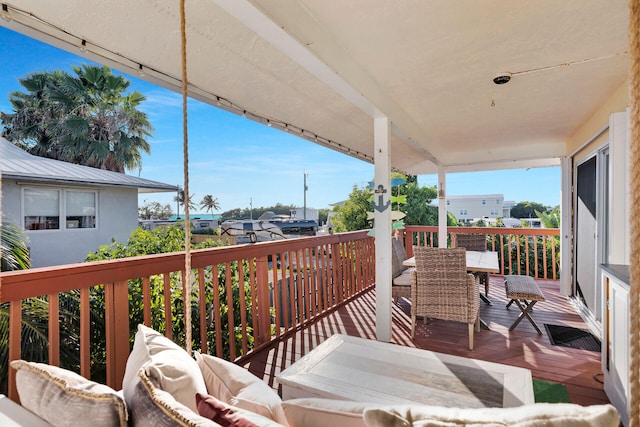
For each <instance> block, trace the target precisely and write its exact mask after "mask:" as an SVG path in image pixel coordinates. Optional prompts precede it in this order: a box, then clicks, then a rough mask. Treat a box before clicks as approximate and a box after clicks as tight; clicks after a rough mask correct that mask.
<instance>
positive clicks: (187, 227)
mask: <svg viewBox="0 0 640 427" xmlns="http://www.w3.org/2000/svg"><path fill="white" fill-rule="evenodd" d="M184 3H185V0H180V37H181V46H180V47H181V54H182V58H181V59H182V138H183V144H182V150H183V156H184V163H183V168H184V198H183V203H184V283H183V284H182V292H183V302H184V344H185V349H186V350H187V353H189V354H191V220H190V218H189V203H190V202H191V199H190V197H189V131H188V130H187V87H188V82H187V25H186V18H185V10H184Z"/></svg>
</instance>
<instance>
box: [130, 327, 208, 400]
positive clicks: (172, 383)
mask: <svg viewBox="0 0 640 427" xmlns="http://www.w3.org/2000/svg"><path fill="white" fill-rule="evenodd" d="M140 369H144V370H145V372H146V375H147V376H149V378H151V379H152V380H154V381H155V383H156V384H157V385H158V388H160V389H162V390H164V391H166V392H167V393H169V394H171V395H172V396H173V397H174V398H175V399H176V400H177V401H178V402H180V403H182V404H183V405H185V406H186V407H188V408H189V409H191V410H192V411H194V412H197V408H196V397H195V396H196V393H205V394H206V392H207V387H206V386H205V384H204V380H203V379H202V374H201V373H200V369H199V368H198V365H197V364H196V362H195V360H193V358H192V357H191V356H189V354H188V353H187V352H186V351H184V350H183V349H182V348H180V347H179V346H178V345H177V344H175V343H174V342H173V341H171V340H170V339H169V338H167V337H165V336H164V335H162V334H160V333H158V332H156V331H154V330H153V329H151V328H148V327H146V326H144V325H138V332H137V333H136V338H135V342H134V344H133V350H132V351H131V354H130V355H129V359H128V360H127V366H126V369H125V372H124V379H123V382H122V389H123V392H124V398H125V400H126V401H127V404H128V405H129V406H130V409H131V410H132V411H133V410H134V409H135V408H134V407H133V406H132V404H131V400H132V398H133V394H134V391H135V388H136V385H137V384H138V382H139V377H138V371H140Z"/></svg>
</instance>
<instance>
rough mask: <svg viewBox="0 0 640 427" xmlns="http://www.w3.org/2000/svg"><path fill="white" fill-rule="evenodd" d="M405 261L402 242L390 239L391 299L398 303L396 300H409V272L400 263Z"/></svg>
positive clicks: (405, 252)
mask: <svg viewBox="0 0 640 427" xmlns="http://www.w3.org/2000/svg"><path fill="white" fill-rule="evenodd" d="M406 259H407V251H406V250H405V248H404V243H403V242H402V240H400V239H397V238H395V237H393V238H392V239H391V264H392V273H391V275H392V277H393V282H392V284H391V298H392V299H393V302H394V303H396V304H397V303H398V298H407V299H408V298H411V270H413V269H409V268H407V267H405V266H404V265H402V261H404V260H406Z"/></svg>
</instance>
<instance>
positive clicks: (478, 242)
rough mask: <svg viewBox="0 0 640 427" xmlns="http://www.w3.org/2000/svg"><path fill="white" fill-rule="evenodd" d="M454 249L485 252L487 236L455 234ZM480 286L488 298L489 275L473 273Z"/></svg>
mask: <svg viewBox="0 0 640 427" xmlns="http://www.w3.org/2000/svg"><path fill="white" fill-rule="evenodd" d="M455 247H456V248H465V249H466V250H468V251H486V250H487V235H486V234H456V239H455ZM474 275H475V276H476V278H477V279H478V281H479V282H480V284H481V285H484V294H485V295H486V296H489V273H487V272H476V273H474Z"/></svg>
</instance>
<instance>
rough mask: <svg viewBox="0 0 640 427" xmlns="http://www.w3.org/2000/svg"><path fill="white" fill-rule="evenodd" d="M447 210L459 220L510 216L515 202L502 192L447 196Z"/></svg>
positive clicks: (466, 220) (468, 220) (467, 220)
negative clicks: (507, 199)
mask: <svg viewBox="0 0 640 427" xmlns="http://www.w3.org/2000/svg"><path fill="white" fill-rule="evenodd" d="M446 203H447V211H448V212H450V213H451V214H453V216H455V217H456V219H457V220H458V222H471V221H477V220H478V219H485V218H490V219H494V218H497V217H502V218H509V217H510V216H511V208H512V207H513V206H514V205H515V202H512V201H505V200H504V195H502V194H481V195H473V196H447V198H446Z"/></svg>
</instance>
